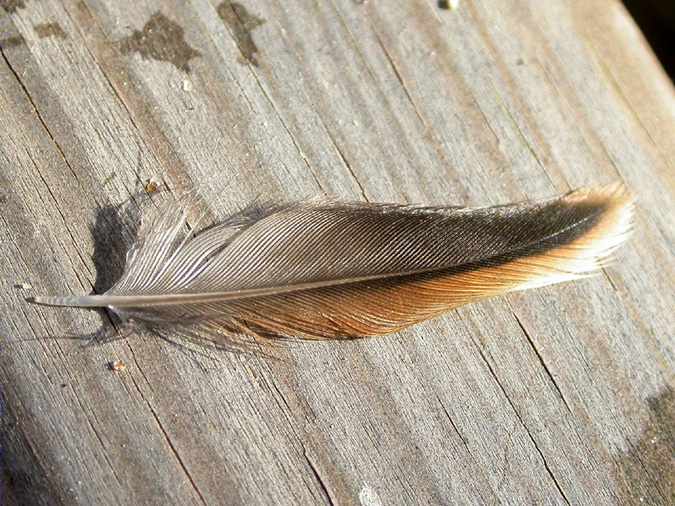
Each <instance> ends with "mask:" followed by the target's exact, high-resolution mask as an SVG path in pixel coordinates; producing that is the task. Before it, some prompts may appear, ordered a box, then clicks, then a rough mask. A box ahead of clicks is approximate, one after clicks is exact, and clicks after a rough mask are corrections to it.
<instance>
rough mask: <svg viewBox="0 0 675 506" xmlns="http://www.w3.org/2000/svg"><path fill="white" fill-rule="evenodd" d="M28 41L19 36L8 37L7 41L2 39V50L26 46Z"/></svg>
mask: <svg viewBox="0 0 675 506" xmlns="http://www.w3.org/2000/svg"><path fill="white" fill-rule="evenodd" d="M25 43H26V41H24V40H23V37H21V36H20V35H17V36H15V37H7V38H6V39H0V49H7V48H9V47H16V46H20V45H21V44H25Z"/></svg>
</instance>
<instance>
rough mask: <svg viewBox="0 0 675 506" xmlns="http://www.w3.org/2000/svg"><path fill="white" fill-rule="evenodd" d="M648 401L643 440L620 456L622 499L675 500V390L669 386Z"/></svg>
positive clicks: (635, 501)
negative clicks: (674, 468)
mask: <svg viewBox="0 0 675 506" xmlns="http://www.w3.org/2000/svg"><path fill="white" fill-rule="evenodd" d="M647 405H648V406H649V418H648V421H647V423H646V425H645V428H644V430H643V431H642V434H641V435H640V438H639V440H638V441H636V442H635V443H632V444H630V445H629V446H630V450H629V451H628V452H627V453H626V454H624V455H623V456H622V457H621V458H620V459H618V460H617V472H616V474H617V478H618V479H617V482H618V483H619V487H620V491H621V496H622V501H621V503H624V501H625V504H675V473H673V456H674V455H675V392H674V391H673V389H672V388H669V387H668V388H666V389H665V390H663V391H662V392H661V393H660V394H659V395H657V396H655V397H651V398H649V399H648V400H647ZM649 483H656V484H658V487H653V486H650V485H649Z"/></svg>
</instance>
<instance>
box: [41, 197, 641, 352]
mask: <svg viewBox="0 0 675 506" xmlns="http://www.w3.org/2000/svg"><path fill="white" fill-rule="evenodd" d="M633 209H634V199H633V197H632V196H631V194H630V193H629V192H628V191H627V190H626V189H625V187H624V186H623V185H621V184H614V185H610V186H606V187H601V188H590V189H589V188H587V189H579V190H576V191H573V192H570V193H568V194H566V195H563V196H559V197H556V198H553V199H549V200H546V201H540V202H534V203H532V202H529V203H528V202H526V203H519V204H511V205H505V206H495V207H484V208H461V207H422V206H410V205H390V204H370V203H339V202H309V203H307V202H306V203H298V204H293V205H288V206H285V207H279V208H275V209H273V210H271V211H270V212H268V213H266V214H265V215H264V216H262V217H260V218H259V219H256V220H254V221H252V222H247V221H242V222H237V221H232V220H230V221H227V222H224V223H221V224H219V225H216V226H213V227H210V228H208V229H206V230H204V231H202V232H201V233H198V234H196V235H191V234H186V233H185V231H186V227H185V223H186V217H185V213H184V212H183V211H182V210H181V209H180V207H179V206H176V205H175V204H174V205H173V206H171V207H168V208H163V209H161V211H160V212H157V213H154V214H152V215H151V216H148V217H145V218H144V220H143V222H142V224H141V227H140V230H139V233H138V237H137V240H136V242H135V244H134V245H133V246H132V248H131V249H130V251H129V252H128V254H127V262H126V267H125V270H124V272H123V274H122V276H121V278H120V279H119V281H118V282H117V283H115V285H114V286H113V287H112V288H110V290H108V291H107V292H105V293H104V294H102V295H84V296H63V297H35V298H34V299H33V302H36V303H39V304H47V305H55V306H76V307H107V308H109V309H110V310H111V311H113V312H114V313H116V314H117V315H118V316H120V317H121V318H122V319H134V320H136V321H140V322H144V323H146V324H148V325H150V326H160V327H161V326H163V327H165V328H166V327H169V328H170V327H172V326H183V327H187V326H198V327H201V328H202V329H205V330H206V331H207V332H209V333H211V334H214V335H217V336H218V337H217V339H220V338H222V335H227V334H228V333H231V332H244V333H252V334H255V335H257V334H260V333H262V334H266V335H275V336H295V337H301V338H306V339H326V338H338V339H339V338H356V337H363V336H372V335H381V334H387V333H390V332H395V331H398V330H401V329H403V328H406V327H408V326H410V325H413V324H416V323H419V322H421V321H423V320H426V319H429V318H432V317H434V316H436V315H439V314H441V313H443V312H446V311H448V310H450V309H452V308H455V307H457V306H460V305H463V304H467V303H470V302H474V301H477V300H480V299H483V298H486V297H491V296H495V295H500V294H504V293H507V292H510V291H514V290H524V289H527V288H533V287H541V286H545V285H549V284H553V283H559V282H562V281H568V280H573V279H576V278H580V277H584V276H587V275H589V274H592V273H593V272H596V271H598V270H599V269H601V268H602V267H603V266H604V265H606V263H607V261H608V259H609V258H610V256H611V254H612V253H613V252H614V251H615V249H616V248H617V247H618V246H619V245H620V244H621V243H622V242H623V241H624V240H625V239H626V237H627V236H628V234H629V232H630V229H631V223H632V215H633Z"/></svg>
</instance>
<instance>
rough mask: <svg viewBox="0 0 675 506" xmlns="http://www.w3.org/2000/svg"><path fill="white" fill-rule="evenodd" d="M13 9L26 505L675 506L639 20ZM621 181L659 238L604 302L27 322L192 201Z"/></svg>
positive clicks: (10, 197) (4, 96) (661, 249)
mask: <svg viewBox="0 0 675 506" xmlns="http://www.w3.org/2000/svg"><path fill="white" fill-rule="evenodd" d="M0 6H2V7H1V9H0V52H1V55H2V58H1V59H0V118H1V121H2V128H0V315H1V319H0V387H1V394H2V395H1V397H0V408H1V410H2V412H1V418H0V451H1V454H0V458H1V460H0V462H1V465H2V474H1V476H0V483H1V484H2V485H0V486H2V490H3V492H2V493H3V494H4V495H3V496H2V497H3V500H4V501H6V503H8V504H321V503H327V504H363V505H368V506H374V505H378V504H428V503H436V504H438V503H441V504H469V503H471V504H494V503H512V504H523V503H547V504H566V503H574V504H640V503H645V504H668V503H671V502H672V501H673V499H674V495H673V493H674V492H673V491H674V484H673V476H674V475H675V473H674V472H673V470H674V469H673V460H672V459H673V452H674V451H675V444H674V440H675V436H674V434H673V427H674V426H675V410H674V406H675V400H674V398H673V387H674V384H675V376H674V374H673V371H674V368H673V361H674V354H673V342H674V341H673V337H674V334H675V312H674V311H673V307H675V296H674V290H673V286H674V281H675V268H674V267H675V266H674V262H673V244H674V235H675V223H674V218H673V217H674V215H675V213H674V211H675V202H674V200H675V171H674V170H673V160H674V159H675V140H674V139H675V137H673V131H675V130H674V128H675V99H674V94H673V88H672V86H671V84H670V82H669V81H668V78H667V77H666V76H665V75H664V74H663V72H662V70H661V69H660V67H659V66H658V63H657V62H656V61H655V59H654V57H653V55H652V54H651V52H650V51H649V49H648V48H647V46H646V43H645V42H644V40H643V38H642V36H641V34H640V33H639V31H638V30H637V28H636V27H635V25H634V24H633V22H632V20H631V19H630V18H629V17H628V15H627V13H626V12H625V11H624V9H623V7H622V6H621V4H620V3H619V2H618V1H616V0H611V1H607V0H604V1H601V0H593V1H581V0H578V1H574V2H564V1H559V0H555V1H552V2H535V1H531V2H517V1H509V2H500V1H488V0H485V1H476V2H473V1H469V0H465V1H463V2H461V3H460V5H459V8H458V9H456V10H446V9H442V8H440V7H439V4H438V3H437V2H434V1H431V0H416V1H409V2H396V3H393V2H377V1H374V0H365V1H362V2H358V1H354V0H332V1H328V2H318V1H314V2H313V1H309V0H292V1H284V2H265V1H262V0H241V3H236V2H230V1H229V0H225V1H224V2H221V1H218V0H215V1H213V2H209V1H208V0H195V1H194V2H191V3H189V4H188V3H186V2H180V1H177V0H174V1H171V0H166V1H146V2H131V1H126V0H125V1H117V2H105V1H102V0H84V1H81V0H80V1H75V0H63V1H59V2H57V1H55V0H53V1H49V0H44V1H39V2H38V1H37V0H21V1H19V0H2V1H0ZM150 178H154V180H156V181H158V182H159V189H160V190H161V191H160V192H158V193H157V194H153V195H148V194H147V193H146V192H145V191H144V190H143V187H144V185H145V182H146V181H147V180H148V179H150ZM616 179H622V180H624V181H625V182H626V183H627V184H628V185H629V186H630V187H631V188H632V189H633V190H634V191H635V192H636V193H637V194H638V196H639V199H640V200H639V202H640V209H639V214H638V217H637V224H636V233H635V236H634V239H633V240H632V242H631V243H630V244H629V245H627V246H626V247H625V248H623V249H622V250H621V252H620V254H619V261H618V262H617V263H616V265H614V266H612V267H610V268H608V269H606V270H605V272H604V273H603V275H602V276H599V277H596V278H593V279H589V280H584V281H580V282H576V283H572V284H566V285H562V286H560V285H559V286H553V287H547V288H543V289H539V290H533V291H528V292H525V293H519V294H514V295H509V296H506V297H500V298H496V299H493V300H489V301H486V302H483V303H479V304H474V305H471V306H467V307H463V308H460V309H459V310H456V311H453V312H451V313H449V314H447V315H446V316H444V317H441V318H438V319H436V320H434V321H431V322H428V323H425V324H423V325H419V326H417V327H414V328H412V329H410V330H407V331H405V332H401V333H399V334H397V335H393V336H389V337H385V338H381V339H371V340H364V341H361V342H350V343H332V342H327V343H296V344H288V345H283V346H280V347H277V348H274V349H273V350H271V352H270V353H271V355H273V356H274V357H275V359H271V358H269V357H266V356H260V355H230V354H224V353H216V354H213V353H211V354H209V353H208V352H205V353H207V354H208V355H209V356H207V357H204V356H203V355H202V354H200V350H199V349H197V350H195V351H190V349H186V348H183V347H181V346H175V345H171V344H170V343H167V342H164V341H162V340H160V339H158V338H157V337H155V336H151V335H150V336H138V335H133V336H130V337H129V338H127V339H120V340H116V341H113V342H109V343H106V344H100V345H92V346H83V341H81V340H76V339H68V338H67V336H69V335H83V334H87V333H89V332H95V331H96V330H97V329H98V328H99V327H100V326H101V325H103V326H105V327H110V325H111V322H110V320H109V319H107V317H106V316H105V315H101V314H99V313H96V312H87V311H84V310H70V309H56V308H41V307H37V306H33V305H29V304H27V303H26V302H25V301H24V298H25V297H26V296H29V295H33V294H62V293H63V294H65V293H88V292H90V291H91V290H92V288H93V287H96V289H98V290H101V289H105V288H107V287H108V286H109V285H110V283H111V282H112V280H113V279H114V276H115V274H116V273H119V271H120V269H121V268H122V266H123V263H124V252H125V250H126V248H127V247H128V246H129V244H130V243H131V241H132V239H133V235H134V229H135V221H136V217H137V214H138V209H139V207H140V206H142V205H143V204H144V203H147V201H148V200H151V199H158V198H160V199H161V198H162V195H163V194H162V192H171V193H173V194H175V195H176V196H178V197H184V196H186V195H191V196H192V201H193V202H194V206H193V209H191V216H192V217H193V218H194V217H196V216H197V215H199V214H201V213H202V212H207V213H208V215H209V219H216V218H218V217H224V216H227V215H228V214H230V213H232V212H235V211H237V210H239V209H242V208H243V207H245V206H246V205H247V204H249V203H250V202H252V201H254V200H255V199H259V200H268V199H284V200H295V199H299V198H303V197H308V196H313V195H321V194H328V195H332V196H337V197H341V198H348V199H366V200H370V201H395V202H417V203H427V204H442V203H443V204H467V205H488V204H497V203H506V202H509V201H513V200H519V199H523V198H538V197H544V196H549V195H553V194H556V193H561V192H564V191H567V190H568V189H570V188H573V187H577V186H581V185H590V184H600V183H606V182H609V181H613V180H616ZM115 360H120V361H121V362H123V363H124V364H125V365H126V369H124V370H121V371H117V372H115V371H112V370H111V369H110V368H109V367H107V364H108V363H109V362H111V361H115Z"/></svg>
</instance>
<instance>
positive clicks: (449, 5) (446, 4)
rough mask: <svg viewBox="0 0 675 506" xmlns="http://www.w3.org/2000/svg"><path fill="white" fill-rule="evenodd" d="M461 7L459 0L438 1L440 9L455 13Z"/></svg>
mask: <svg viewBox="0 0 675 506" xmlns="http://www.w3.org/2000/svg"><path fill="white" fill-rule="evenodd" d="M458 7H459V0H438V8H439V9H445V10H449V11H454V10H455V9H457V8H458Z"/></svg>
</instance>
